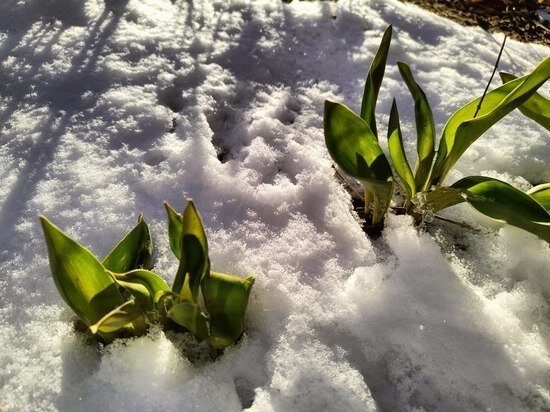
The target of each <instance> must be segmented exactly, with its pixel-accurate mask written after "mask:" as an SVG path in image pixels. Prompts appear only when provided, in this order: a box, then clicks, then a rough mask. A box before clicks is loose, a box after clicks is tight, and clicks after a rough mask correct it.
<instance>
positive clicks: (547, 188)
mask: <svg viewBox="0 0 550 412" xmlns="http://www.w3.org/2000/svg"><path fill="white" fill-rule="evenodd" d="M526 193H527V194H528V195H529V196H531V197H532V198H533V199H535V200H536V201H537V202H539V203H540V204H541V205H542V207H544V208H545V209H546V210H547V211H550V183H543V184H541V185H538V186H535V187H532V188H531V189H529V190H528V191H527V192H526Z"/></svg>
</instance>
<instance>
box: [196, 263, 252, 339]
mask: <svg viewBox="0 0 550 412" xmlns="http://www.w3.org/2000/svg"><path fill="white" fill-rule="evenodd" d="M253 284H254V276H249V277H246V278H244V279H243V278H240V277H238V276H233V275H228V274H225V273H217V272H212V273H211V274H210V276H207V277H206V278H205V279H204V280H203V283H202V293H203V297H204V303H205V305H206V310H207V311H208V314H209V317H210V338H209V340H208V342H209V344H210V346H212V347H214V348H217V349H223V348H225V347H227V346H230V345H232V344H234V343H235V341H236V340H237V339H239V337H240V336H241V335H242V333H243V330H244V316H245V313H246V307H247V305H248V297H249V296H250V290H251V288H252V285H253Z"/></svg>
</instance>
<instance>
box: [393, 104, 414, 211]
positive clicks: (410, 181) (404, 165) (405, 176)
mask: <svg viewBox="0 0 550 412" xmlns="http://www.w3.org/2000/svg"><path fill="white" fill-rule="evenodd" d="M388 148H389V149H390V155H391V159H392V162H393V168H394V169H395V172H396V173H397V176H399V179H400V180H401V182H402V183H403V186H404V188H405V191H406V192H407V200H409V199H410V198H412V197H413V196H414V195H415V193H416V184H415V181H414V176H413V174H412V172H411V168H410V166H409V162H408V161H407V156H406V155H405V148H404V147H403V137H402V135H401V127H400V126H399V113H398V112H397V104H396V103H395V99H393V104H392V107H391V113H390V121H389V124H388Z"/></svg>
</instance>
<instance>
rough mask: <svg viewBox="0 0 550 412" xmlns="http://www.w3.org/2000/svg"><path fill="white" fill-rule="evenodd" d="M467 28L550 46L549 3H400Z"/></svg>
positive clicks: (496, 0) (469, 0) (507, 0)
mask: <svg viewBox="0 0 550 412" xmlns="http://www.w3.org/2000/svg"><path fill="white" fill-rule="evenodd" d="M401 1H404V2H409V3H414V4H417V5H419V6H420V7H423V8H425V9H428V10H430V11H433V12H434V13H436V14H438V15H440V16H443V17H447V18H449V19H451V20H454V21H457V22H459V23H461V24H463V25H466V26H480V27H482V28H484V29H485V30H488V31H490V32H502V33H504V34H506V35H507V36H509V37H511V38H513V39H516V40H519V41H523V42H533V43H540V44H545V45H547V46H550V23H549V21H548V20H547V18H545V16H548V13H550V1H548V0H543V1H539V0H401Z"/></svg>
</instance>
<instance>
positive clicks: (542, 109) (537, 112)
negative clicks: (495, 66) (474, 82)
mask: <svg viewBox="0 0 550 412" xmlns="http://www.w3.org/2000/svg"><path fill="white" fill-rule="evenodd" d="M499 74H500V78H501V79H502V81H503V83H508V82H511V81H512V80H515V79H517V78H518V77H517V76H515V75H513V74H510V73H505V72H500V73H499ZM518 109H519V111H520V112H521V113H523V114H524V115H525V116H527V117H528V118H530V119H531V120H534V121H535V122H537V123H538V124H540V125H541V126H542V127H544V128H545V129H546V130H550V99H547V98H546V97H544V96H543V95H542V94H540V93H534V94H533V95H532V96H531V97H530V98H529V99H528V100H527V101H526V102H525V103H523V104H522V105H521V106H519V107H518Z"/></svg>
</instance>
